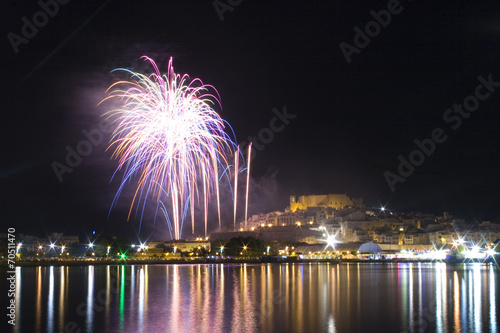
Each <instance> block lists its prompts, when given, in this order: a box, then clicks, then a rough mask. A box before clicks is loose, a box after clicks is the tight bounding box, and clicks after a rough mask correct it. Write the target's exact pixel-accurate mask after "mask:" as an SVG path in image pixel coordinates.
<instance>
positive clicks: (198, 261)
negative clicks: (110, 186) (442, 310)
mask: <svg viewBox="0 0 500 333" xmlns="http://www.w3.org/2000/svg"><path fill="white" fill-rule="evenodd" d="M285 263H293V264H305V263H318V264H319V263H329V264H349V263H377V264H399V263H415V264H416V263H446V264H450V265H457V264H468V263H483V264H486V263H494V262H493V261H478V262H475V261H447V260H430V259H429V260H411V259H396V260H395V259H378V260H375V259H372V260H370V259H368V260H367V259H341V260H339V259H303V260H282V261H263V260H261V259H217V260H214V259H211V260H206V259H190V260H183V259H178V260H176V259H169V260H95V261H88V260H71V261H61V260H43V261H17V260H16V261H15V266H16V267H38V266H40V267H49V266H72V267H75V266H76V267H77V266H105V265H111V266H116V265H127V266H132V265H200V264H285ZM0 267H8V264H7V261H2V262H0Z"/></svg>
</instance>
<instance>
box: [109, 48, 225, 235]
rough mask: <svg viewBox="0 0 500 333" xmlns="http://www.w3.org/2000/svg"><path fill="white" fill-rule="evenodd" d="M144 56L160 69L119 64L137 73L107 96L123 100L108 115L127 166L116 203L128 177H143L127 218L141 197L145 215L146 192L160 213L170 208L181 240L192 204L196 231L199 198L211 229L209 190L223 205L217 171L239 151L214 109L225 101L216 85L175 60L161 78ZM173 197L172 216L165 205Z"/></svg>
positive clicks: (113, 144)
mask: <svg viewBox="0 0 500 333" xmlns="http://www.w3.org/2000/svg"><path fill="white" fill-rule="evenodd" d="M142 58H143V59H145V60H147V61H149V62H150V63H151V65H152V66H153V68H154V70H155V71H154V73H152V74H150V75H149V76H146V75H143V74H139V73H134V72H131V71H129V70H127V69H120V70H123V71H125V72H128V73H129V74H130V75H131V81H119V82H116V83H114V84H113V85H111V86H110V87H109V89H108V92H110V95H109V96H108V97H106V98H105V99H104V100H103V101H105V100H107V99H113V98H118V99H119V100H120V102H121V107H120V108H118V109H115V110H112V111H109V112H107V113H106V116H107V117H109V118H112V119H113V122H114V123H116V125H117V127H116V129H115V131H114V132H113V136H112V139H111V144H110V146H109V147H108V149H109V148H111V147H114V152H113V155H112V158H116V159H118V160H119V164H118V168H117V171H118V170H121V169H122V168H124V174H123V178H122V181H121V184H120V187H119V189H118V191H117V193H116V196H115V199H114V201H113V205H116V202H117V199H118V197H119V196H120V193H121V191H122V190H123V187H124V186H125V183H127V182H128V181H130V180H132V179H133V178H135V177H136V176H137V177H138V182H137V188H136V190H135V194H134V197H133V199H132V203H131V205H130V210H129V218H130V214H131V212H132V209H133V207H134V204H137V209H139V206H140V204H141V201H142V209H141V211H142V213H143V212H144V209H145V205H146V200H147V198H148V196H152V197H153V198H154V199H155V200H156V207H157V211H158V207H160V208H161V210H162V211H163V213H164V214H165V217H166V219H167V222H168V224H169V228H170V230H171V232H172V231H173V237H174V238H175V239H179V238H180V236H181V231H182V225H183V221H184V218H185V216H186V214H187V211H188V210H189V208H190V210H191V220H192V223H193V231H194V202H195V200H196V201H197V202H200V201H201V202H202V203H203V207H204V209H205V233H206V223H207V219H206V214H207V213H206V210H207V207H208V201H209V200H210V196H211V193H214V192H215V194H216V197H217V204H218V205H219V185H218V175H219V172H218V170H219V167H221V168H222V169H225V168H227V166H228V160H227V158H226V156H227V155H228V154H232V150H233V149H234V143H233V142H232V141H231V140H230V138H229V136H228V135H227V134H226V133H225V132H224V127H225V126H224V123H225V122H224V120H222V119H221V118H220V116H219V115H218V114H217V113H216V112H215V111H214V109H213V108H212V107H211V105H213V104H214V102H215V103H219V100H218V98H217V97H215V96H214V95H212V94H209V93H207V90H208V89H214V88H213V87H212V86H208V85H204V84H203V82H202V81H201V80H200V79H193V80H191V79H190V78H189V76H188V75H186V74H185V75H183V76H182V77H181V76H180V75H178V74H175V73H174V69H173V67H172V58H170V61H169V64H168V73H167V74H166V75H163V76H162V75H161V74H160V72H159V70H158V67H157V66H156V64H155V62H154V61H153V60H152V59H150V58H148V57H146V56H143V57H142ZM122 87H123V88H122ZM214 90H215V89H214ZM115 174H116V172H115ZM167 196H168V199H169V200H170V202H171V208H170V209H171V212H170V214H167V212H166V208H165V205H163V203H162V200H164V199H165V197H167ZM200 199H201V200H200ZM142 213H141V220H142ZM169 215H171V218H169ZM219 223H220V218H219Z"/></svg>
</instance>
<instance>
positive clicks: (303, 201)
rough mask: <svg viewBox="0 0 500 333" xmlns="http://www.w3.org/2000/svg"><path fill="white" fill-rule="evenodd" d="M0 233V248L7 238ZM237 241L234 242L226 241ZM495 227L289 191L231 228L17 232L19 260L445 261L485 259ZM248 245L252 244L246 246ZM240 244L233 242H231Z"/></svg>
mask: <svg viewBox="0 0 500 333" xmlns="http://www.w3.org/2000/svg"><path fill="white" fill-rule="evenodd" d="M4 238H5V237H4V235H1V234H0V245H1V246H2V248H1V250H2V253H6V245H5V244H6V240H5V239H4ZM235 239H237V240H239V243H238V242H236V245H234V244H232V246H230V245H228V244H231V241H233V240H235ZM499 241H500V226H499V225H498V224H495V223H491V222H490V221H465V220H464V219H461V218H459V217H454V216H452V215H451V214H450V213H448V212H444V213H443V214H442V215H441V216H436V215H433V214H425V213H419V212H396V211H391V210H389V209H386V208H385V207H380V208H379V209H366V207H365V206H364V204H363V200H362V199H361V198H350V197H349V196H347V195H346V194H326V195H303V196H299V197H296V196H290V205H289V206H288V207H286V208H285V209H284V211H273V212H268V213H260V214H254V215H251V216H249V217H248V220H246V221H241V222H240V223H239V224H238V225H236V227H235V228H227V227H226V228H225V229H222V230H217V231H214V232H212V233H211V234H210V235H203V236H196V235H194V236H193V237H192V238H190V239H186V240H161V239H153V240H148V241H144V242H137V244H134V243H131V242H128V241H126V240H120V239H117V238H116V237H113V236H108V237H106V236H99V235H91V236H89V237H88V238H87V239H86V240H84V241H83V242H82V241H81V240H80V239H79V237H78V236H68V235H63V234H62V233H52V234H49V235H46V236H45V237H37V236H33V235H23V234H20V235H19V237H18V239H17V245H16V254H17V256H18V258H32V259H41V258H59V259H69V258H75V256H77V257H78V258H83V259H89V260H94V259H97V258H101V259H102V258H104V259H124V258H138V259H176V258H177V259H179V258H182V257H188V258H200V257H205V258H213V259H215V258H224V257H226V258H227V257H246V258H249V257H254V258H255V257H259V256H262V255H264V256H279V257H282V258H286V257H297V258H299V259H339V258H343V259H363V258H364V259H392V258H400V259H401V258H403V259H404V258H406V259H411V258H416V259H418V258H421V259H431V260H433V259H445V258H446V257H449V256H450V254H453V253H455V254H457V253H461V254H462V256H464V257H465V258H471V259H485V258H488V257H493V256H494V255H495V254H496V250H497V246H498V244H499ZM233 243H234V241H233ZM250 243H252V245H251V244H250ZM238 244H239V245H238Z"/></svg>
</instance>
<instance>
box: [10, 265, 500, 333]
mask: <svg viewBox="0 0 500 333" xmlns="http://www.w3.org/2000/svg"><path fill="white" fill-rule="evenodd" d="M498 279H499V271H498V268H496V267H495V266H493V265H483V264H469V265H446V264H441V263H435V264H427V263H418V264H392V265H388V264H364V263H360V264H358V263H356V264H341V265H334V264H323V263H320V264H318V263H307V264H290V263H289V264H282V265H280V264H262V265H258V264H255V265H254V264H243V265H236V264H235V265H228V264H225V265H215V264H214V265H166V266H147V265H143V266H123V265H122V266H95V267H94V266H88V267H82V268H74V267H72V268H70V269H69V268H68V267H36V268H29V267H26V268H18V271H17V276H16V284H17V289H16V294H17V300H18V301H17V308H16V309H17V311H16V314H17V316H16V321H17V323H18V324H19V325H16V329H17V330H18V331H22V332H25V331H26V332H64V331H65V327H66V325H68V322H73V323H74V325H75V326H74V327H75V329H74V330H73V331H78V328H79V329H80V330H81V331H82V332H102V331H103V330H104V331H109V332H130V331H140V332H158V331H173V330H175V331H176V332H200V333H201V332H270V331H272V332H312V331H314V332H320V331H321V332H363V331H367V330H373V328H374V327H376V328H377V330H381V331H382V330H386V331H391V332H398V331H401V332H402V331H405V332H421V331H437V332H465V331H470V332H472V331H476V332H479V331H481V332H493V333H497V331H498V329H497V313H496V311H497V307H496V294H497V293H498V285H499V284H498ZM81 286H84V287H83V288H82V287H81ZM33 296H34V297H33ZM21 324H22V326H21ZM21 327H22V328H21Z"/></svg>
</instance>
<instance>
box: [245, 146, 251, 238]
mask: <svg viewBox="0 0 500 333" xmlns="http://www.w3.org/2000/svg"><path fill="white" fill-rule="evenodd" d="M251 156H252V143H251V142H250V144H249V145H248V157H247V161H248V162H247V163H248V166H247V187H246V197H245V228H246V227H247V221H248V189H249V185H250V160H251Z"/></svg>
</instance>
